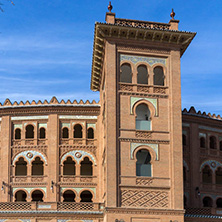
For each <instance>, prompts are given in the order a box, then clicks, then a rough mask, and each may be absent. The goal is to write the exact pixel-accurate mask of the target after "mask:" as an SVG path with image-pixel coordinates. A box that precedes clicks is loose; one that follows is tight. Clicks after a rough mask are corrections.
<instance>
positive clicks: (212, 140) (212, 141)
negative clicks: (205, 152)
mask: <svg viewBox="0 0 222 222" xmlns="http://www.w3.org/2000/svg"><path fill="white" fill-rule="evenodd" d="M210 148H211V149H217V142H216V137H215V136H211V137H210Z"/></svg>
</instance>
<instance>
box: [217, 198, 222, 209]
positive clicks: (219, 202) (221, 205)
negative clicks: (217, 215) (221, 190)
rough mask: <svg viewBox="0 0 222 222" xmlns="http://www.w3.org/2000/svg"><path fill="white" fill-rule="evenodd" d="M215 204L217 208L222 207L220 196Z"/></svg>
mask: <svg viewBox="0 0 222 222" xmlns="http://www.w3.org/2000/svg"><path fill="white" fill-rule="evenodd" d="M216 204H217V208H222V198H218V199H217V202H216Z"/></svg>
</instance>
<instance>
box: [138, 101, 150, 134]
mask: <svg viewBox="0 0 222 222" xmlns="http://www.w3.org/2000/svg"><path fill="white" fill-rule="evenodd" d="M136 129H137V130H151V117H150V110H149V107H148V106H147V104H145V103H141V104H139V105H137V106H136Z"/></svg>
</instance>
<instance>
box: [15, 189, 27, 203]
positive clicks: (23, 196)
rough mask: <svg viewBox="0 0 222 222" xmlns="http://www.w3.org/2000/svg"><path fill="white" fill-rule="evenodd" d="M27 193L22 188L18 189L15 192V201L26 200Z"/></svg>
mask: <svg viewBox="0 0 222 222" xmlns="http://www.w3.org/2000/svg"><path fill="white" fill-rule="evenodd" d="M26 198H27V194H26V192H25V191H23V190H19V191H17V192H16V193H15V202H26Z"/></svg>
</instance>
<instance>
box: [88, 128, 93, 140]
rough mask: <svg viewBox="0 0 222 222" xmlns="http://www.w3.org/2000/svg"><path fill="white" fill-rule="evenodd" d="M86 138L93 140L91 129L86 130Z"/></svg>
mask: <svg viewBox="0 0 222 222" xmlns="http://www.w3.org/2000/svg"><path fill="white" fill-rule="evenodd" d="M87 138H88V139H94V129H93V128H92V127H90V128H88V129H87Z"/></svg>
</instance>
